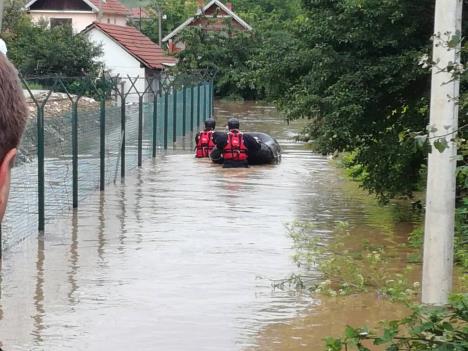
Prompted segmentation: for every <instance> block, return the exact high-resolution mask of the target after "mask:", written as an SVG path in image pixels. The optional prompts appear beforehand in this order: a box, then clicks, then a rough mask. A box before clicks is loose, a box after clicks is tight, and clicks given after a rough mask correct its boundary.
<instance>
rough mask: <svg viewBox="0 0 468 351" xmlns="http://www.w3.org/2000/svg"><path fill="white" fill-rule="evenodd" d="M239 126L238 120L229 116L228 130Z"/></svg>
mask: <svg viewBox="0 0 468 351" xmlns="http://www.w3.org/2000/svg"><path fill="white" fill-rule="evenodd" d="M239 126H240V123H239V120H238V119H237V118H234V117H232V118H229V121H228V128H229V130H231V129H239Z"/></svg>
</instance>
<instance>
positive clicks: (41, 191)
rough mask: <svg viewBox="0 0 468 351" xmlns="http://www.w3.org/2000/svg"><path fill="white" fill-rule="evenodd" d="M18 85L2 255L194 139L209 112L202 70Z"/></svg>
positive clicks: (207, 80)
mask: <svg viewBox="0 0 468 351" xmlns="http://www.w3.org/2000/svg"><path fill="white" fill-rule="evenodd" d="M22 81H23V88H24V92H25V95H26V96H27V100H28V104H29V109H30V118H29V121H28V124H27V127H26V130H25V133H24V135H23V138H22V142H21V145H20V146H19V153H18V158H17V162H16V165H15V167H14V168H13V170H12V183H11V194H10V200H9V204H8V209H7V212H6V215H5V218H4V221H3V223H2V228H1V229H2V231H1V234H2V238H1V242H2V246H3V247H4V248H5V247H9V246H11V245H13V244H14V243H16V242H18V241H20V240H22V239H24V238H25V237H27V236H29V235H33V234H35V233H37V232H38V229H39V230H43V229H44V227H45V223H47V222H49V221H51V220H54V219H55V218H58V217H59V216H61V215H64V214H65V213H68V212H69V210H70V209H71V208H72V207H77V206H78V205H79V203H80V202H82V201H83V199H85V198H86V197H87V196H88V195H90V194H91V193H92V192H95V191H96V190H99V189H101V190H102V189H103V188H104V186H105V185H106V184H109V183H112V182H115V181H117V180H119V179H120V178H121V177H122V176H124V175H125V173H126V172H128V171H130V170H132V169H134V168H136V167H138V166H139V163H140V162H141V161H143V160H145V159H148V158H151V157H152V156H155V153H157V152H161V151H163V150H164V149H167V148H168V146H170V147H176V143H177V144H181V145H182V144H184V145H185V143H186V142H188V140H187V138H189V140H193V132H195V131H197V130H198V129H199V127H200V125H201V123H202V122H203V121H204V120H205V119H206V118H208V117H211V113H212V112H211V111H212V105H211V104H212V103H213V98H212V96H211V95H212V91H213V87H212V84H213V83H212V82H213V75H212V73H211V72H208V71H197V72H193V74H190V75H184V76H177V77H169V76H166V77H164V78H160V77H158V78H139V77H118V76H117V77H98V78H96V77H81V78H64V77H30V78H23V79H22ZM127 175H128V173H127Z"/></svg>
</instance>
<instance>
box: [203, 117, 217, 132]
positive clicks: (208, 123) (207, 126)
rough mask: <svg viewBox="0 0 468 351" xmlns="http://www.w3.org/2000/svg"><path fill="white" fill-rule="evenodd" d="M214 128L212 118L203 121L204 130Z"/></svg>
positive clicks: (214, 123)
mask: <svg viewBox="0 0 468 351" xmlns="http://www.w3.org/2000/svg"><path fill="white" fill-rule="evenodd" d="M215 128H216V121H215V120H214V119H213V118H208V119H207V120H206V121H205V129H206V130H214V129H215Z"/></svg>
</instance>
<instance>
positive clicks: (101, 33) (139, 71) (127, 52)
mask: <svg viewBox="0 0 468 351" xmlns="http://www.w3.org/2000/svg"><path fill="white" fill-rule="evenodd" d="M83 33H84V34H86V35H87V36H88V39H89V40H90V41H92V42H94V43H96V44H98V45H101V47H102V51H103V55H102V59H101V60H102V62H103V63H104V66H105V68H106V70H108V71H109V73H110V74H111V75H112V76H116V75H119V76H120V77H122V81H124V82H125V85H126V88H125V89H126V90H127V91H128V90H131V92H132V93H135V91H134V89H133V88H132V85H131V82H130V81H129V80H128V79H127V77H128V76H129V77H131V78H135V77H140V79H139V80H138V81H137V82H136V83H135V88H136V90H137V91H138V92H140V93H143V92H144V91H145V89H146V88H147V82H148V80H150V79H151V78H160V77H161V75H162V72H163V71H164V69H165V68H167V67H171V66H174V65H175V64H176V59H175V58H174V57H170V56H167V55H166V54H165V53H164V51H163V50H162V49H161V48H160V47H159V46H158V45H156V44H155V43H154V42H152V41H151V40H150V39H149V38H148V37H147V36H145V35H144V34H143V33H141V32H140V31H138V29H136V28H135V27H132V26H119V25H115V24H107V23H102V22H94V23H92V24H91V25H89V26H88V27H86V28H85V29H84V31H83ZM154 84H155V85H154V86H153V89H157V83H156V82H154ZM130 98H131V100H132V101H134V100H135V99H138V96H135V95H133V96H130Z"/></svg>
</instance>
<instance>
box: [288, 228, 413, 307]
mask: <svg viewBox="0 0 468 351" xmlns="http://www.w3.org/2000/svg"><path fill="white" fill-rule="evenodd" d="M287 228H288V233H289V236H290V237H291V238H292V240H293V242H294V245H293V247H294V250H295V254H294V256H293V259H294V262H295V263H296V264H297V266H298V267H299V268H301V269H302V270H303V271H304V272H305V274H306V273H307V272H311V271H315V270H318V271H319V272H320V273H321V274H322V276H321V282H320V283H319V284H317V283H314V282H310V284H309V286H307V285H306V284H305V282H304V281H305V279H302V284H303V286H305V288H306V289H309V290H311V291H314V292H315V293H321V294H326V295H330V296H337V295H349V294H353V293H359V292H366V291H370V290H373V291H376V292H377V293H379V294H380V295H383V296H387V297H388V298H390V299H391V300H393V301H409V300H411V299H412V298H414V296H415V295H416V294H417V292H418V291H419V283H418V282H411V281H410V280H409V278H408V273H409V272H410V271H411V270H412V267H407V268H405V269H404V270H403V273H395V272H394V270H392V269H391V268H390V267H392V264H391V263H390V261H391V259H392V255H391V254H390V250H389V249H385V248H384V247H382V246H375V245H371V244H369V243H368V242H366V241H363V242H353V240H352V238H351V237H350V234H349V224H347V223H346V222H338V223H337V225H336V228H335V232H334V236H333V239H330V240H328V241H326V242H323V240H321V239H320V238H317V237H315V236H313V235H312V233H313V230H312V229H313V228H314V227H313V225H311V224H310V223H307V222H295V223H293V224H291V225H289V226H288V227H287ZM290 285H291V284H290Z"/></svg>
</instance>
